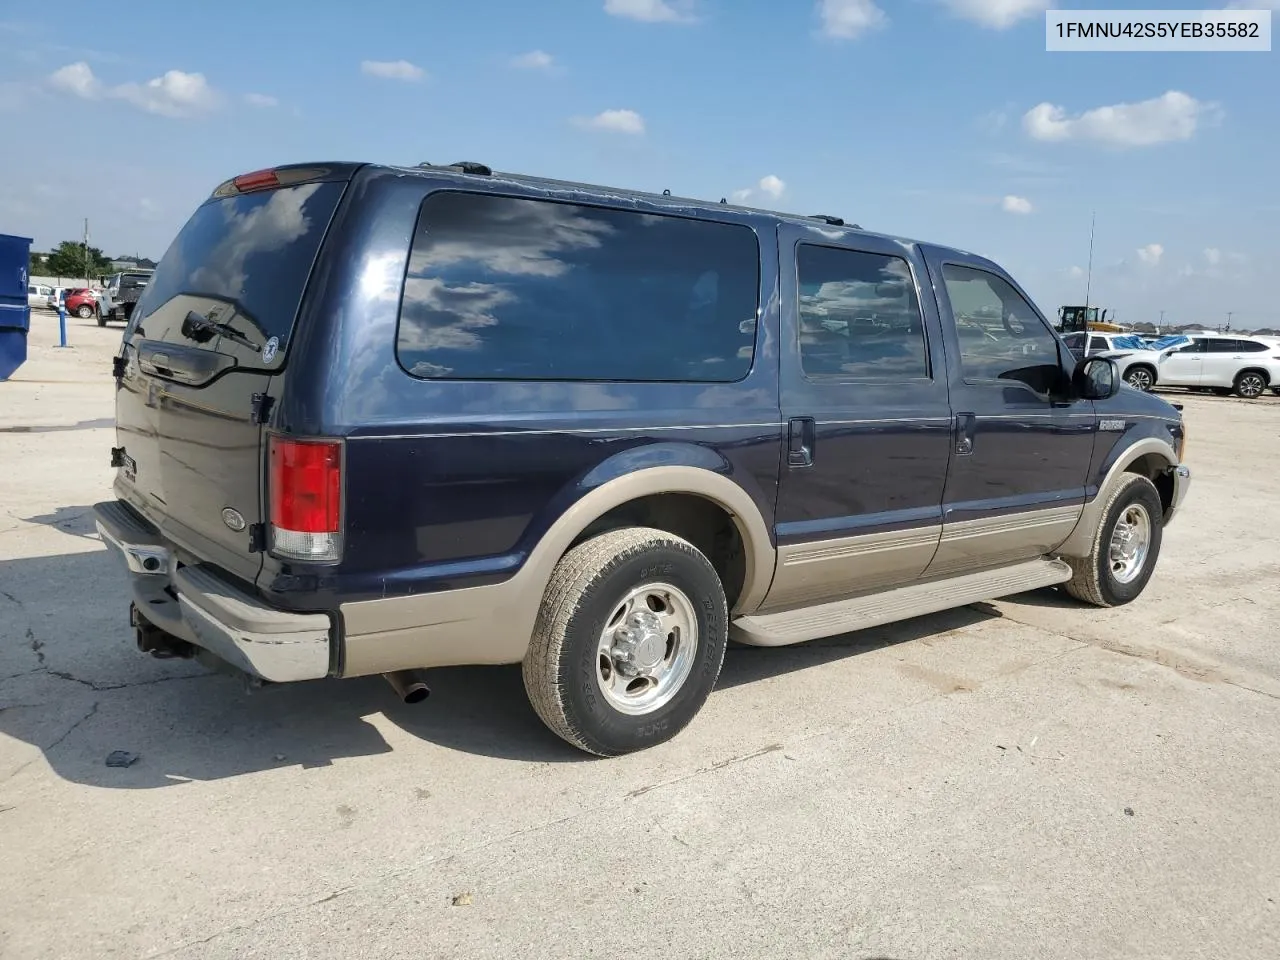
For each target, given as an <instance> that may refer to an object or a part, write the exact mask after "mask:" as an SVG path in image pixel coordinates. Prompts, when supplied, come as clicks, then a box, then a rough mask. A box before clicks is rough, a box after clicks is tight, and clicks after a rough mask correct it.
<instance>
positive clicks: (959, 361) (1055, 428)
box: [925, 247, 1096, 576]
mask: <svg viewBox="0 0 1280 960" xmlns="http://www.w3.org/2000/svg"><path fill="white" fill-rule="evenodd" d="M925 253H926V259H927V262H928V265H929V273H930V274H931V276H932V278H933V286H934V290H935V291H936V292H937V294H938V301H939V302H938V307H939V312H940V314H941V316H942V323H943V333H944V336H945V337H946V338H947V341H946V342H947V359H948V372H949V375H950V378H951V406H952V409H953V410H954V411H955V438H954V447H953V453H952V456H951V463H950V467H949V469H948V471H947V481H946V490H945V492H944V494H943V527H942V540H941V543H940V544H939V546H938V552H937V554H936V556H935V557H934V560H933V563H932V564H930V566H929V569H928V571H927V572H928V575H930V576H932V575H934V574H938V575H943V574H953V573H961V572H964V571H967V570H974V569H980V568H983V567H993V566H999V565H1003V564H1006V563H1012V562H1016V561H1018V560H1023V559H1031V558H1034V557H1037V556H1041V555H1043V554H1045V553H1048V552H1050V551H1051V550H1053V549H1054V548H1055V547H1057V546H1059V545H1060V544H1061V543H1062V542H1063V541H1064V540H1066V538H1067V537H1068V536H1069V535H1070V534H1071V531H1072V529H1073V528H1074V527H1075V524H1076V521H1077V520H1078V519H1079V516H1080V513H1081V510H1082V508H1083V504H1084V499H1085V485H1086V483H1087V482H1088V475H1089V463H1090V460H1091V458H1092V454H1093V441H1094V430H1095V425H1096V414H1095V412H1094V408H1093V403H1092V402H1091V401H1088V400H1071V399H1069V398H1068V397H1067V396H1066V391H1065V390H1064V389H1063V387H1064V385H1065V382H1066V380H1067V378H1068V377H1069V371H1070V369H1071V367H1072V366H1073V363H1072V361H1071V359H1070V355H1069V352H1068V351H1067V350H1066V348H1065V347H1063V346H1062V345H1061V344H1060V342H1059V341H1058V339H1057V338H1056V337H1055V336H1054V334H1053V332H1052V330H1051V329H1050V327H1049V324H1048V323H1047V322H1046V321H1045V319H1044V318H1043V317H1042V316H1041V315H1040V313H1039V311H1037V310H1036V309H1035V307H1034V306H1033V305H1032V304H1031V301H1030V300H1029V299H1028V298H1027V297H1026V296H1025V295H1024V294H1023V293H1022V292H1021V291H1020V290H1019V289H1018V288H1017V287H1015V286H1014V285H1013V284H1012V283H1011V282H1010V281H1009V280H1008V279H1007V277H1005V276H1003V275H1001V274H1000V273H999V272H997V271H996V270H995V269H993V268H992V265H991V264H990V263H989V262H988V261H985V260H982V259H981V258H978V257H971V256H968V255H965V254H960V253H956V252H954V251H948V250H941V249H939V248H935V247H927V248H925Z"/></svg>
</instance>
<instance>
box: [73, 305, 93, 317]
mask: <svg viewBox="0 0 1280 960" xmlns="http://www.w3.org/2000/svg"><path fill="white" fill-rule="evenodd" d="M76 316H77V317H79V318H80V319H81V320H88V319H89V318H90V317H92V316H93V307H91V306H89V305H88V304H87V303H82V304H80V306H78V307H76Z"/></svg>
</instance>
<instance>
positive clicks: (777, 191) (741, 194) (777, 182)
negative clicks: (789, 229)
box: [730, 173, 787, 203]
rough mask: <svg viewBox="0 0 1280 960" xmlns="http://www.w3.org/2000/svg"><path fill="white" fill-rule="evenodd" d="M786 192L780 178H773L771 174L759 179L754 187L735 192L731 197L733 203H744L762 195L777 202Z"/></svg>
mask: <svg viewBox="0 0 1280 960" xmlns="http://www.w3.org/2000/svg"><path fill="white" fill-rule="evenodd" d="M786 190H787V183H786V181H785V180H783V179H782V178H781V177H777V176H774V175H773V174H772V173H770V174H767V175H765V176H763V177H761V178H760V180H759V181H758V182H757V183H756V185H755V186H754V187H744V188H743V189H741V190H735V191H733V193H732V194H730V196H731V197H733V202H734V203H746V202H747V201H748V200H750V199H751V198H752V197H754V196H756V195H757V194H764V195H765V196H767V197H768V198H769V199H771V200H777V199H778V198H779V197H781V196H782V195H783V194H784V193H785V192H786Z"/></svg>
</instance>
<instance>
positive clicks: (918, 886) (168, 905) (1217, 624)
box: [0, 315, 1280, 960]
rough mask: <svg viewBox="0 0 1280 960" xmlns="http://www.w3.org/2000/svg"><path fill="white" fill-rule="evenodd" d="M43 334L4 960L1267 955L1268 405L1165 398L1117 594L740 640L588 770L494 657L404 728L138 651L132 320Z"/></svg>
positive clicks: (11, 519) (6, 714)
mask: <svg viewBox="0 0 1280 960" xmlns="http://www.w3.org/2000/svg"><path fill="white" fill-rule="evenodd" d="M55 326H56V323H55V322H53V321H50V320H49V319H48V317H47V316H45V315H37V317H36V318H35V330H34V331H33V337H32V339H33V345H32V353H33V357H32V360H31V361H30V362H29V363H28V364H27V365H26V366H25V367H23V368H22V369H21V370H20V371H19V372H18V375H17V377H16V378H15V379H14V380H12V381H10V382H8V383H3V384H0V400H2V401H3V402H0V464H3V465H4V467H5V469H4V470H3V471H2V472H0V491H2V492H3V499H2V500H0V506H2V509H3V513H2V514H0V849H2V850H3V851H4V857H3V863H4V869H3V870H2V871H0V902H3V903H4V904H5V909H4V911H3V912H2V913H0V957H3V958H5V960H9V958H13V960H19V958H20V960H27V958H32V960H34V958H68V957H95V958H96V957H107V956H121V957H150V956H173V957H182V958H212V957H228V958H231V957H235V958H240V957H249V956H263V957H272V958H287V957H307V958H326V957H333V958H346V957H351V956H386V957H415V958H418V957H442V958H443V957H460V956H466V957H495V958H499V957H501V958H506V957H511V956H521V957H524V958H527V960H534V958H543V957H546V958H552V957H555V958H559V957H566V956H599V957H608V956H619V955H624V954H627V955H636V954H645V953H648V952H653V953H659V952H660V953H661V955H663V956H666V957H699V958H702V957H739V956H766V955H767V956H780V955H785V956H805V957H873V956H877V957H895V958H906V957H912V958H933V957H939V958H941V957H983V958H985V957H1046V958H1058V957H1061V958H1064V960H1065V958H1077V957H1112V956H1115V957H1119V956H1124V957H1153V958H1154V957H1168V956H1177V957H1179V958H1196V957H1204V958H1213V960H1220V958H1221V957H1224V956H1229V957H1232V958H1254V957H1257V958H1272V957H1275V956H1280V917H1278V916H1277V910H1278V909H1280V907H1277V904H1276V901H1277V900H1280V843H1277V834H1278V833H1280V813H1278V812H1277V811H1278V810H1280V808H1278V807H1277V805H1276V800H1275V798H1276V795H1277V791H1278V788H1280V738H1278V737H1277V733H1278V732H1280V702H1277V700H1278V698H1280V654H1278V653H1277V651H1276V643H1275V638H1274V630H1275V627H1274V625H1275V624H1276V622H1277V614H1280V591H1277V589H1276V587H1277V583H1280V549H1278V547H1280V533H1278V532H1277V531H1278V530H1280V522H1278V521H1280V498H1278V497H1277V494H1276V487H1275V480H1274V469H1273V467H1272V463H1271V460H1272V456H1271V454H1270V453H1268V452H1267V451H1272V452H1274V451H1275V450H1276V449H1280V447H1278V446H1277V443H1276V438H1277V433H1278V432H1280V400H1277V399H1276V398H1271V397H1268V398H1266V399H1264V400H1262V401H1259V402H1256V403H1243V402H1240V401H1234V400H1220V399H1217V398H1213V399H1202V398H1198V397H1186V398H1183V399H1185V402H1186V405H1187V411H1186V413H1187V417H1188V421H1189V424H1190V428H1191V435H1190V436H1191V439H1190V458H1189V459H1190V463H1191V466H1192V468H1193V470H1194V472H1195V480H1194V484H1193V489H1192V493H1191V497H1190V499H1189V502H1188V503H1187V506H1186V509H1185V511H1184V513H1183V514H1182V516H1181V517H1180V518H1179V520H1178V522H1177V523H1176V524H1175V525H1174V526H1173V527H1171V528H1170V529H1169V531H1168V532H1167V534H1166V539H1165V545H1164V553H1163V556H1162V558H1161V563H1160V567H1159V569H1158V571H1157V573H1156V576H1155V579H1154V580H1153V582H1152V584H1151V586H1150V588H1149V589H1148V591H1147V593H1146V594H1145V595H1144V597H1143V598H1142V599H1141V600H1140V601H1139V602H1137V603H1135V604H1133V605H1132V606H1130V607H1127V608H1124V609H1120V610H1111V611H1099V610H1093V609H1088V608H1084V607H1081V606H1079V605H1076V604H1074V603H1072V602H1070V601H1068V600H1066V599H1064V598H1063V597H1061V596H1060V595H1058V594H1057V593H1056V592H1054V591H1042V592H1038V593H1034V594H1028V595H1025V596H1021V597H1018V598H1015V599H1013V600H1010V601H1005V602H999V603H995V604H989V605H982V604H980V605H977V606H975V607H970V608H965V609H961V610H956V611H951V612H949V613H945V614H941V615H938V616H933V617H926V618H923V619H921V620H917V621H912V622H909V623H904V624H898V625H895V626H892V627H886V628H881V629H877V630H871V631H866V632H864V633H861V634H856V635H850V636H846V637H839V638H834V639H832V640H829V641H820V642H817V643H813V644H810V645H807V646H805V647H799V648H792V649H784V650H745V649H734V650H731V651H730V653H729V656H728V659H727V661H726V664H725V668H724V672H723V675H722V679H721V682H720V684H719V686H718V688H717V690H716V692H715V694H714V695H713V696H712V698H711V701H710V702H709V703H708V705H707V707H706V709H705V710H704V711H703V713H702V714H701V716H700V717H699V718H698V719H697V720H696V721H695V723H694V724H693V725H692V726H691V727H690V728H689V729H688V730H687V731H686V732H685V733H684V734H682V735H681V736H680V737H679V738H677V739H676V740H675V741H674V742H672V743H670V744H667V745H664V746H662V747H659V748H657V749H654V750H651V751H648V752H645V753H641V754H637V755H634V756H630V757H625V758H622V759H619V760H613V761H598V760H591V759H587V758H585V757H582V756H580V755H578V754H577V753H575V752H574V751H573V750H571V749H570V748H568V747H566V746H564V745H562V744H561V743H560V742H559V741H558V740H556V739H555V738H554V737H553V736H551V735H550V734H549V733H547V732H546V731H545V730H543V728H542V727H541V726H540V725H539V724H538V722H537V720H536V718H535V716H534V714H533V712H532V710H531V709H530V708H529V706H528V705H527V703H526V701H525V699H524V694H523V689H522V687H521V683H520V676H519V671H518V670H517V669H505V668H497V669H467V670H440V671H435V673H434V675H433V696H432V698H431V699H430V700H428V701H427V702H426V703H425V704H423V705H421V706H418V707H405V706H403V705H400V704H398V703H396V702H395V701H394V699H393V698H392V696H391V693H390V691H389V690H388V689H386V685H385V684H384V683H382V682H381V681H380V680H376V679H372V680H359V681H348V682H336V683H316V684H307V685H298V686H291V687H285V688H280V689H272V690H264V691H257V692H252V693H250V692H248V691H246V690H245V689H244V688H243V686H242V685H240V684H238V683H237V682H236V681H235V680H233V679H232V678H229V677H225V676H217V675H211V674H208V673H206V672H205V671H204V670H203V669H201V668H200V667H198V666H195V665H193V664H190V663H185V662H163V661H155V660H150V659H147V658H144V657H143V656H141V655H140V654H138V653H137V652H136V651H135V650H134V648H133V645H132V638H131V636H130V631H129V628H128V624H127V621H126V607H127V599H126V595H125V588H124V582H123V577H122V576H121V575H120V573H119V572H118V571H117V570H116V569H115V568H114V567H113V565H112V564H111V563H110V562H109V560H108V557H107V556H106V554H105V553H104V551H103V547H102V545H101V543H100V542H99V541H98V540H97V538H96V536H95V534H94V533H93V529H92V523H91V521H90V518H89V514H88V507H89V506H90V505H91V504H92V503H94V502H95V501H96V500H99V499H103V498H105V497H107V496H108V495H109V485H110V479H111V471H110V468H109V467H108V465H107V449H108V448H109V447H110V445H111V440H112V431H111V394H112V389H111V381H110V376H109V357H110V353H111V350H112V348H113V346H114V344H115V343H116V342H117V341H118V338H119V328H118V327H117V328H110V329H107V330H99V329H98V328H96V327H89V326H84V325H82V324H80V322H78V321H71V341H72V343H73V344H74V349H73V350H70V351H57V350H55V349H53V348H52V347H51V344H52V342H53V330H54V327H55ZM117 749H119V750H128V751H130V752H133V753H136V754H138V755H139V757H140V759H139V760H138V761H137V762H136V763H135V764H133V765H132V766H129V767H124V768H113V767H107V766H105V764H104V760H105V758H106V756H107V754H109V753H110V752H111V751H113V750H117ZM455 904H456V905H455Z"/></svg>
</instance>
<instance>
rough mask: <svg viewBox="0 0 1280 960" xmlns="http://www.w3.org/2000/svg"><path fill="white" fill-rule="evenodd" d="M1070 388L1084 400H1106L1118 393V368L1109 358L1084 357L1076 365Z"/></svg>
mask: <svg viewBox="0 0 1280 960" xmlns="http://www.w3.org/2000/svg"><path fill="white" fill-rule="evenodd" d="M1071 386H1072V388H1073V389H1074V391H1075V394H1076V396H1077V397H1080V398H1082V399H1084V400H1108V399H1110V398H1111V397H1114V396H1115V395H1116V394H1117V393H1119V392H1120V368H1119V367H1117V366H1116V362H1115V361H1114V360H1112V359H1111V358H1109V357H1086V358H1085V359H1083V360H1081V361H1080V362H1079V363H1078V364H1076V369H1075V372H1074V373H1072V374H1071Z"/></svg>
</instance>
